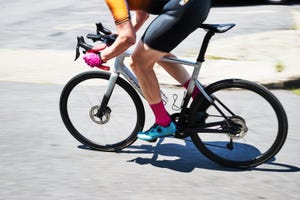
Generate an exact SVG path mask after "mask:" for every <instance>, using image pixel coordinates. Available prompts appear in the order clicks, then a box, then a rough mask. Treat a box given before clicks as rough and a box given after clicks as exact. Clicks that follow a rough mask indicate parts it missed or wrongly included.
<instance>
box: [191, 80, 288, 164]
mask: <svg viewBox="0 0 300 200" xmlns="http://www.w3.org/2000/svg"><path fill="white" fill-rule="evenodd" d="M206 92H207V93H208V94H209V95H211V96H212V97H213V98H214V99H215V100H214V102H215V103H216V105H217V106H218V107H219V108H220V109H221V110H222V111H223V112H224V113H225V115H226V116H227V117H228V118H229V119H230V120H231V121H232V122H233V123H234V124H235V125H236V127H238V128H239V131H238V132H236V134H230V133H229V132H228V133H226V134H224V133H198V134H191V138H192V140H193V142H194V144H195V145H196V147H197V148H198V149H199V150H200V151H201V152H202V153H203V154H204V155H205V156H206V157H207V158H209V159H211V160H212V161H214V162H216V163H218V164H220V165H222V166H226V167H236V168H249V167H254V166H257V165H259V164H261V163H263V162H266V161H267V160H269V159H271V158H272V157H273V156H275V155H276V154H277V153H278V151H279V150H280V149H281V147H282V145H283V144H284V142H285V139H286V137H287V130H288V122H287V116H286V113H285V111H284V109H283V107H282V105H281V103H280V102H279V101H278V99H277V98H276V97H275V96H274V95H273V94H272V93H271V92H269V91H268V90H267V89H266V88H264V87H262V86H260V85H258V84H255V83H252V82H249V81H245V80H240V79H229V80H224V81H220V82H217V83H214V84H212V85H210V86H208V87H207V88H206ZM220 102H221V103H222V104H224V105H225V106H226V107H227V108H229V109H230V110H231V111H232V113H230V112H228V110H226V109H225V108H224V106H222V105H221V103H220ZM199 111H200V112H205V113H206V118H205V119H203V120H202V122H200V123H203V122H204V120H205V123H209V122H216V121H222V120H223V121H224V124H223V125H222V126H221V125H219V126H216V127H213V128H214V130H224V129H225V128H224V127H225V120H224V117H222V116H221V114H220V113H219V112H218V111H217V109H216V108H215V107H214V106H212V105H211V104H210V103H209V102H208V101H207V100H206V99H205V98H204V97H202V96H201V95H199V96H198V97H197V98H196V99H195V101H193V103H192V104H191V112H192V113H191V116H192V117H191V122H192V124H194V125H196V124H197V122H196V118H195V117H193V116H197V113H198V112H199ZM198 116H199V114H198ZM198 123H199V122H198Z"/></svg>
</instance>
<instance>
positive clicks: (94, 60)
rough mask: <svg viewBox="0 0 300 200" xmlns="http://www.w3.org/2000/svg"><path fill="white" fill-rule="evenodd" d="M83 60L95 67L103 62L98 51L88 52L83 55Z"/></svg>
mask: <svg viewBox="0 0 300 200" xmlns="http://www.w3.org/2000/svg"><path fill="white" fill-rule="evenodd" d="M83 60H84V61H85V63H86V64H88V65H89V66H91V67H97V66H100V65H102V64H103V63H104V61H103V60H102V59H101V54H100V53H92V52H88V53H86V54H84V55H83Z"/></svg>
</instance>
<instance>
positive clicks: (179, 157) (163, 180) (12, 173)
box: [0, 82, 300, 200]
mask: <svg viewBox="0 0 300 200" xmlns="http://www.w3.org/2000/svg"><path fill="white" fill-rule="evenodd" d="M62 87H63V86H62V85H55V84H52V85H51V84H32V83H14V82H1V83H0V110H1V116H0V122H1V126H0V152H1V153H0V160H1V165H0V169H1V170H0V199H5V200H17V199H18V200H19V199H33V200H35V199H39V200H48V199H49V200H50V199H64V200H69V199H70V200H74V199H79V200H82V199H126V200H127V199H145V200H147V199H185V200H188V199H199V198H200V199H214V200H215V199H233V200H235V199H237V200H240V199H272V200H276V199H278V200H281V199H298V198H299V195H300V193H299V186H300V172H299V166H300V148H299V141H300V140H299V137H298V136H299V134H298V133H299V131H300V128H299V125H298V124H299V118H300V114H299V109H300V107H299V100H300V96H297V95H295V94H293V93H291V92H290V91H284V90H275V91H273V92H274V93H275V94H276V95H277V96H278V98H279V99H280V100H281V101H282V103H283V105H284V107H285V109H286V111H287V114H288V118H289V135H288V138H287V141H286V143H285V145H284V147H283V148H282V150H281V151H280V152H279V153H278V154H277V155H276V157H275V158H274V159H273V160H272V161H271V162H269V163H266V164H263V165H261V166H259V167H257V168H255V169H253V170H251V171H249V170H246V171H244V170H234V169H229V168H224V167H220V166H219V165H217V164H215V163H213V162H211V161H209V160H207V159H206V158H205V157H204V156H203V155H202V154H201V153H199V152H198V150H196V148H195V147H194V145H193V144H192V143H191V142H184V141H182V140H177V139H172V138H166V139H164V140H163V141H161V143H156V144H150V143H147V142H141V141H137V142H136V143H134V144H133V145H132V146H131V147H129V148H127V149H124V151H122V152H120V153H104V152H98V151H91V150H87V149H85V148H84V147H83V146H82V145H81V144H80V143H78V142H77V141H76V140H75V139H74V138H73V137H72V136H71V135H70V134H69V133H68V131H67V130H66V129H65V127H64V126H63V124H62V121H61V119H60V115H59V111H58V99H59V95H60V91H61V90H62ZM164 90H165V91H167V95H171V94H172V93H177V92H178V89H174V88H173V89H172V88H169V89H167V90H166V88H164ZM257 109H263V108H259V105H258V107H257ZM150 115H151V112H149V110H148V112H147V117H149V116H150ZM150 118H151V117H150ZM150 118H148V119H150ZM148 121H149V122H150V121H151V120H148ZM151 122H152V121H151ZM146 126H147V125H146ZM117 128H122V127H117ZM262 142H263V141H262Z"/></svg>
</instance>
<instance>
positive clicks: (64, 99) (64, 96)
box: [59, 71, 145, 152]
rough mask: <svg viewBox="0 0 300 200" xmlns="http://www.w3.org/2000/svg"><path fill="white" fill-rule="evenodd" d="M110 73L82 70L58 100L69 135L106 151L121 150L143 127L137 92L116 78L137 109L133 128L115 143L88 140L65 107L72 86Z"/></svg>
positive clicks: (143, 120) (107, 76) (141, 108)
mask: <svg viewBox="0 0 300 200" xmlns="http://www.w3.org/2000/svg"><path fill="white" fill-rule="evenodd" d="M110 75H111V73H109V72H103V71H90V72H84V73H81V74H78V75H77V76H75V77H74V78H72V79H71V80H70V81H69V82H68V83H67V84H66V85H65V87H64V88H63V90H62V92H61V96H60V102H59V108H60V114H61V118H62V120H63V123H64V125H65V126H66V128H67V130H68V131H69V132H70V133H71V135H72V136H73V137H74V138H75V139H77V140H78V141H79V142H80V143H82V144H83V145H86V146H88V147H90V148H92V149H95V150H99V151H107V152H114V151H118V150H121V149H123V148H126V147H128V146H129V145H131V144H132V143H134V142H135V141H136V139H137V132H138V131H141V130H142V129H143V127H144V123H145V110H144V106H143V103H142V101H141V99H140V97H139V95H138V94H137V92H136V91H135V90H134V89H133V88H132V86H131V85H130V84H129V83H128V82H127V81H125V80H124V79H122V78H121V77H118V78H117V81H116V84H117V85H119V86H120V87H121V88H123V89H124V90H125V91H126V92H127V93H128V94H129V96H130V97H131V98H132V100H133V102H134V105H135V106H136V110H137V122H136V126H135V128H134V130H133V131H132V132H131V133H129V136H128V137H127V138H126V139H124V140H122V141H120V142H118V143H115V144H109V145H105V146H104V145H99V144H97V143H94V142H93V141H91V140H89V139H88V138H86V137H84V136H83V135H82V134H81V133H79V132H78V131H77V129H76V128H75V127H74V126H73V124H72V122H71V120H70V118H69V115H68V108H67V102H68V98H69V95H70V93H71V91H72V90H73V89H74V87H75V86H76V85H77V84H79V83H81V82H83V81H85V80H88V79H93V78H99V79H105V80H108V79H109V77H110Z"/></svg>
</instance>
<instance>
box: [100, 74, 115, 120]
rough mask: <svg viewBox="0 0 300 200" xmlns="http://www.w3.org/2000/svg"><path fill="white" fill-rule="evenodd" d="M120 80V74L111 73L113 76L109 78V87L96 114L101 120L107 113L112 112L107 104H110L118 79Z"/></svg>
mask: <svg viewBox="0 0 300 200" xmlns="http://www.w3.org/2000/svg"><path fill="white" fill-rule="evenodd" d="M118 78H119V74H118V73H115V72H113V73H111V76H110V78H109V82H108V87H107V88H106V91H105V93H104V95H103V98H102V101H101V104H100V108H99V110H98V112H97V114H96V116H97V117H99V118H100V119H102V117H103V116H104V115H105V114H106V113H107V112H109V113H110V112H111V110H110V109H109V108H108V107H107V104H108V102H109V99H110V97H111V94H112V92H113V90H114V87H115V85H116V82H117V79H118Z"/></svg>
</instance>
